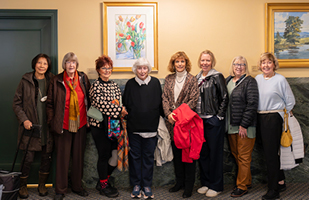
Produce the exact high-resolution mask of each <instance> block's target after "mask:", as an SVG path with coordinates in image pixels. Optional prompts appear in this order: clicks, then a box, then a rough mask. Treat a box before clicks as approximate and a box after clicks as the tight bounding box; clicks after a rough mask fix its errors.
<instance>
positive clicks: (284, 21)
mask: <svg viewBox="0 0 309 200" xmlns="http://www.w3.org/2000/svg"><path fill="white" fill-rule="evenodd" d="M274 51H275V54H276V56H277V58H279V59H308V58H309V12H275V14H274Z"/></svg>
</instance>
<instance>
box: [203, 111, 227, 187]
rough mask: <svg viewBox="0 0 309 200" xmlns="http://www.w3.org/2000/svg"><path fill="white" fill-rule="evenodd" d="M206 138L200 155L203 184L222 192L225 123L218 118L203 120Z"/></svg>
mask: <svg viewBox="0 0 309 200" xmlns="http://www.w3.org/2000/svg"><path fill="white" fill-rule="evenodd" d="M203 123H204V137H205V140H206V142H204V143H203V146H202V150H201V153H200V159H199V163H200V171H201V184H202V186H207V187H208V188H210V189H212V190H214V191H217V192H220V191H223V145H224V130H225V121H224V120H222V121H221V120H219V119H218V117H217V116H213V117H211V118H209V119H203Z"/></svg>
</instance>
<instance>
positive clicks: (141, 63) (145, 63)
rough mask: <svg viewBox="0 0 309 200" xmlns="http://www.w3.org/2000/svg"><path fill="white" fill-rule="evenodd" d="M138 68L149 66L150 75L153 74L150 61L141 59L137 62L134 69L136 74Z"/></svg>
mask: <svg viewBox="0 0 309 200" xmlns="http://www.w3.org/2000/svg"><path fill="white" fill-rule="evenodd" d="M138 66H147V67H148V74H149V73H150V72H151V69H152V68H151V65H150V63H149V61H148V60H147V59H146V58H139V59H137V60H136V61H135V63H134V64H133V67H132V71H133V73H134V74H136V69H137V67H138Z"/></svg>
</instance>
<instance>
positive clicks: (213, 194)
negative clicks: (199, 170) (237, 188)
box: [206, 189, 221, 197]
mask: <svg viewBox="0 0 309 200" xmlns="http://www.w3.org/2000/svg"><path fill="white" fill-rule="evenodd" d="M220 193H221V192H217V191H214V190H212V189H209V190H207V192H206V197H216V196H218V195H219V194H220Z"/></svg>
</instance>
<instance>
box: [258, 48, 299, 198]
mask: <svg viewBox="0 0 309 200" xmlns="http://www.w3.org/2000/svg"><path fill="white" fill-rule="evenodd" d="M258 66H259V70H261V71H262V72H263V73H262V74H259V75H257V76H256V77H255V79H256V81H257V84H258V88H259V99H260V101H259V107H258V120H257V123H258V124H257V133H258V134H260V136H261V139H262V144H263V149H264V155H265V159H266V166H267V177H268V191H267V193H266V194H265V195H263V197H262V199H276V198H279V197H280V194H279V192H282V191H285V190H286V185H285V182H284V179H285V176H284V172H283V170H280V157H279V155H278V151H279V148H280V139H281V134H282V123H283V114H284V112H283V109H284V108H286V110H287V112H288V113H289V112H291V110H292V109H293V107H294V105H295V98H294V95H293V92H292V90H291V87H290V85H289V83H288V82H287V80H286V79H285V77H284V76H282V75H280V74H278V73H277V72H276V70H277V69H278V68H279V64H278V60H277V58H276V57H275V56H274V55H273V54H272V53H268V52H266V53H263V54H262V55H261V56H260V60H259V62H258Z"/></svg>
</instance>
